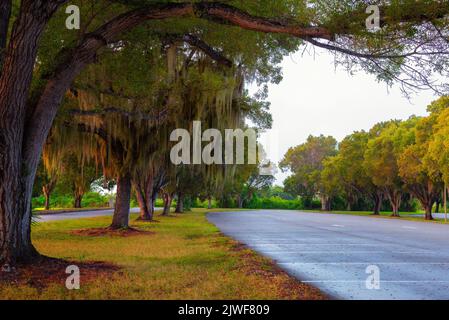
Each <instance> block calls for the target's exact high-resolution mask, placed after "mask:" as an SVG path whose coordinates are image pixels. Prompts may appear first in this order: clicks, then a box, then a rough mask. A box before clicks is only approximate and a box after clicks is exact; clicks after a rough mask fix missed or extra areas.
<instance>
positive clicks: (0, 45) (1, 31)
mask: <svg viewBox="0 0 449 320" xmlns="http://www.w3.org/2000/svg"><path fill="white" fill-rule="evenodd" d="M11 7H12V0H2V1H1V2H0V70H1V67H2V62H3V55H4V51H5V48H6V43H7V38H8V29H9V20H10V18H11ZM0 73H1V71H0Z"/></svg>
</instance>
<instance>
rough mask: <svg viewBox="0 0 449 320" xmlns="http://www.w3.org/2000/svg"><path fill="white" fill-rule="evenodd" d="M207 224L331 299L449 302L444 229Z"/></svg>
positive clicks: (249, 219) (333, 220) (363, 222)
mask: <svg viewBox="0 0 449 320" xmlns="http://www.w3.org/2000/svg"><path fill="white" fill-rule="evenodd" d="M208 219H209V221H211V222H212V223H214V224H215V225H217V226H218V227H219V228H220V229H221V231H222V232H223V233H224V234H226V235H228V236H231V237H233V238H234V239H236V240H238V241H240V242H242V243H244V244H246V245H248V246H249V247H250V248H252V249H254V250H255V251H257V252H259V253H261V254H263V255H265V256H268V257H270V258H272V259H274V260H275V261H276V263H277V264H278V265H279V266H280V267H281V268H283V269H284V270H285V271H287V272H288V273H289V274H291V275H292V276H295V277H296V278H298V279H299V280H301V281H303V282H306V283H310V284H312V285H314V286H316V287H318V288H320V289H321V290H322V291H323V292H325V293H327V294H329V295H330V296H331V297H333V298H335V299H363V300H366V299H375V300H390V299H413V300H423V299H425V300H426V299H449V226H447V225H441V224H434V223H425V222H413V221H405V220H393V219H385V218H373V217H360V216H349V215H334V214H320V213H304V212H297V211H276V210H264V211H251V212H234V213H232V212H230V213H211V214H209V215H208ZM367 268H368V270H367ZM377 268H378V269H377ZM376 269H377V270H378V271H379V274H378V275H379V277H378V278H377V276H376ZM367 272H369V273H367ZM369 277H370V280H371V281H369V284H370V285H368V286H367V284H366V281H367V279H368V278H369ZM376 279H379V280H380V282H379V283H377V282H376ZM373 280H374V282H373ZM377 284H379V286H380V288H376V287H377Z"/></svg>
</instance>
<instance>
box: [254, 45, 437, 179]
mask: <svg viewBox="0 0 449 320" xmlns="http://www.w3.org/2000/svg"><path fill="white" fill-rule="evenodd" d="M282 67H283V74H284V80H283V81H282V82H281V83H280V84H279V85H270V88H269V89H270V91H269V98H268V100H269V101H270V102H271V113H272V114H273V120H274V123H273V134H272V136H273V137H275V138H270V140H268V139H267V138H265V139H266V141H271V142H269V143H268V142H262V144H264V145H267V144H270V146H271V147H267V146H266V149H268V150H267V153H268V156H269V158H270V160H272V161H275V162H279V160H280V159H281V158H282V156H283V155H284V154H285V152H286V151H287V150H288V148H290V147H292V146H296V145H298V144H301V143H303V142H305V141H306V139H307V137H308V136H309V135H320V134H324V135H332V136H334V137H335V138H336V139H337V140H338V141H341V140H342V139H343V138H344V137H345V136H346V135H348V134H351V133H352V132H354V131H358V130H362V129H364V130H369V129H370V128H371V127H372V126H373V125H374V124H375V123H377V122H380V121H385V120H390V119H407V118H408V117H410V116H411V115H426V114H427V113H426V107H427V105H428V104H429V103H430V102H431V101H433V100H435V99H436V96H434V95H433V93H432V92H429V91H424V92H421V93H420V94H418V95H415V96H414V97H413V98H412V99H411V100H407V99H406V98H405V97H403V95H402V93H401V92H400V90H399V88H398V87H393V88H388V87H387V86H386V85H385V84H384V83H378V82H377V81H376V79H375V78H374V76H372V75H367V74H365V73H358V74H356V75H350V74H348V73H347V72H346V71H345V70H343V68H341V67H339V68H337V69H336V68H335V65H334V61H333V57H332V55H331V54H329V53H326V52H325V51H317V52H316V53H315V55H314V56H311V55H308V54H305V55H301V54H300V53H297V54H293V55H291V56H289V57H286V58H285V59H284V61H283V64H282ZM276 136H277V138H276ZM273 139H274V140H276V141H278V143H274V142H273V141H274V140H273ZM272 145H275V146H274V147H272ZM285 177H286V175H285V174H283V173H281V172H279V173H278V174H277V175H276V178H277V181H276V184H279V185H282V181H283V180H284V179H285Z"/></svg>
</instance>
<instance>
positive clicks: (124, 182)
mask: <svg viewBox="0 0 449 320" xmlns="http://www.w3.org/2000/svg"><path fill="white" fill-rule="evenodd" d="M130 204H131V175H130V174H129V173H125V174H122V175H120V176H119V177H118V178H117V197H116V201H115V209H114V216H113V218H112V224H111V227H110V228H111V229H127V228H129V211H130V210H129V209H130V208H129V207H130Z"/></svg>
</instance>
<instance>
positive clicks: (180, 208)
mask: <svg viewBox="0 0 449 320" xmlns="http://www.w3.org/2000/svg"><path fill="white" fill-rule="evenodd" d="M183 212H184V195H183V194H182V193H178V199H177V201H176V210H175V213H183Z"/></svg>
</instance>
